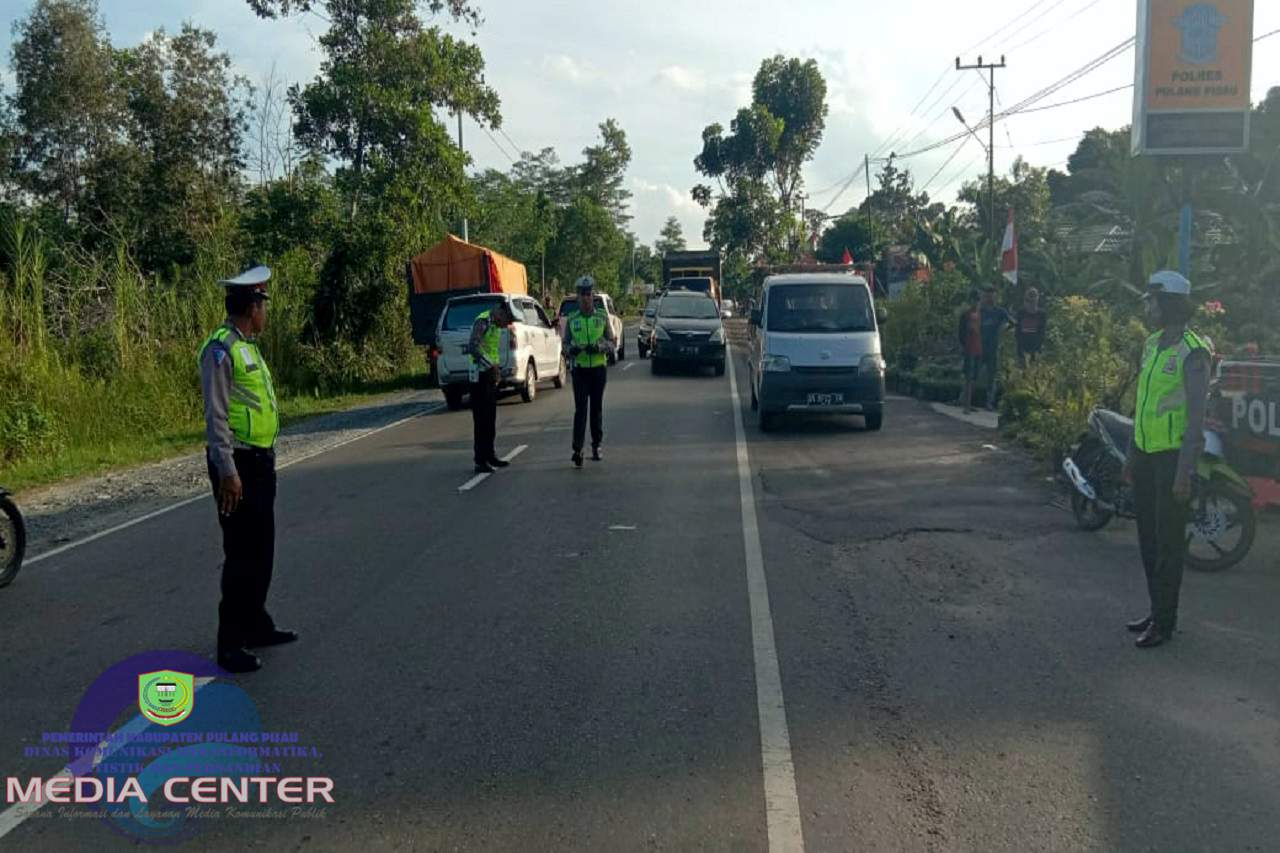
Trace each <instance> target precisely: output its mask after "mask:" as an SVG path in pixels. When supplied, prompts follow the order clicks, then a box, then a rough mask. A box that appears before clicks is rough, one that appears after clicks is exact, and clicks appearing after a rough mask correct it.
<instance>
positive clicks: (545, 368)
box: [436, 293, 568, 410]
mask: <svg viewBox="0 0 1280 853" xmlns="http://www.w3.org/2000/svg"><path fill="white" fill-rule="evenodd" d="M499 302H506V303H507V304H508V305H510V306H511V315H512V317H514V318H515V322H514V323H512V324H511V327H510V328H509V329H506V330H504V331H503V333H502V339H501V341H500V342H499V346H500V347H501V353H502V365H501V367H502V383H501V385H500V386H499V387H502V388H516V389H518V390H519V391H520V396H521V397H522V398H523V399H524V401H525V402H526V403H532V402H533V399H534V397H536V396H537V394H538V383H539V382H545V381H547V380H550V381H551V382H552V383H553V384H554V385H555V387H557V388H563V387H564V384H565V382H566V381H567V379H568V370H567V367H566V365H565V362H564V358H563V357H561V355H560V336H559V335H557V334H556V330H555V327H554V326H552V325H551V318H549V317H548V316H547V315H546V312H545V311H543V310H542V306H541V305H539V304H538V303H537V302H536V301H535V300H533V299H530V298H529V297H527V296H513V295H509V294H504V293H484V294H478V295H475V296H459V297H455V298H453V299H450V300H449V304H448V306H447V307H446V308H445V309H444V313H443V314H441V315H440V322H439V324H438V326H437V327H436V342H437V343H436V345H437V346H438V347H439V349H440V355H439V357H438V358H437V359H436V372H437V374H438V376H439V380H440V390H442V391H443V392H444V399H445V402H446V403H448V405H449V408H450V409H454V410H457V409H461V408H462V406H463V398H464V396H465V395H466V393H467V387H468V385H469V384H470V381H471V355H470V353H469V352H468V351H467V347H468V345H469V344H470V343H471V326H472V325H473V324H474V323H475V321H476V317H478V316H480V314H481V313H482V312H484V311H489V310H491V309H492V308H493V307H494V306H495V305H497V304H498V303H499Z"/></svg>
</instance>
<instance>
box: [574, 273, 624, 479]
mask: <svg viewBox="0 0 1280 853" xmlns="http://www.w3.org/2000/svg"><path fill="white" fill-rule="evenodd" d="M595 288H596V280H595V279H594V278H592V277H591V276H589V275H584V276H582V277H581V278H579V279H578V282H577V285H576V290H577V291H578V310H577V311H575V312H574V313H572V314H570V315H569V317H568V320H567V322H566V323H565V328H564V346H565V352H566V358H568V360H569V364H570V365H572V366H573V407H574V408H573V464H574V465H575V466H577V467H578V468H581V467H582V445H583V442H584V440H585V439H586V432H587V418H588V413H589V414H590V420H591V458H592V459H594V460H595V461H596V462H599V461H601V460H602V459H603V457H602V456H601V455H600V445H601V443H602V442H603V441H604V386H605V382H606V381H607V380H608V375H609V374H608V370H609V368H608V366H607V365H608V363H609V356H610V355H611V354H612V353H613V352H615V351H616V350H617V346H618V341H617V340H616V338H615V337H614V334H613V330H612V329H610V328H609V319H608V317H606V316H605V313H604V311H597V310H596V300H595Z"/></svg>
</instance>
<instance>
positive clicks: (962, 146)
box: [919, 134, 969, 193]
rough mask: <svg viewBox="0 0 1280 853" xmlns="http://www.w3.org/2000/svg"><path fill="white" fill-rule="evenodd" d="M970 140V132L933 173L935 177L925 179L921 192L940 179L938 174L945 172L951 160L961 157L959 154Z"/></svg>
mask: <svg viewBox="0 0 1280 853" xmlns="http://www.w3.org/2000/svg"><path fill="white" fill-rule="evenodd" d="M968 142H969V136H968V134H966V135H965V138H964V139H963V140H962V141H961V142H960V144H959V145H957V146H956V150H955V151H952V152H951V156H950V157H948V158H947V161H946V162H945V163H943V164H942V166H940V167H939V168H938V171H936V172H934V173H933V177H932V178H930V179H929V180H927V181H925V183H924V186H922V187H921V188H920V190H919V192H921V193H923V192H924V191H925V190H927V189H929V185H930V184H932V183H933V182H934V181H936V180H937V179H938V175H941V174H942V173H943V171H944V170H945V169H946V168H947V167H948V166H950V165H951V161H953V160H955V159H956V158H957V157H959V156H960V152H961V151H963V150H964V146H965V145H966V144H967V143H968Z"/></svg>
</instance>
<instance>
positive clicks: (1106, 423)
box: [1062, 409, 1257, 572]
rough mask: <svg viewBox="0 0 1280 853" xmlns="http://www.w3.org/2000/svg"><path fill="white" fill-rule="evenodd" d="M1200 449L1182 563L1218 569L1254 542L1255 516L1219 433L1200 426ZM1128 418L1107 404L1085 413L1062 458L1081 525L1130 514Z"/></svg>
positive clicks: (1094, 524)
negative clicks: (1084, 423)
mask: <svg viewBox="0 0 1280 853" xmlns="http://www.w3.org/2000/svg"><path fill="white" fill-rule="evenodd" d="M1204 437H1205V449H1204V454H1203V455H1202V456H1201V457H1200V460H1199V462H1198V464H1197V466H1196V467H1197V470H1196V474H1195V475H1194V476H1193V477H1192V482H1191V517H1190V520H1189V521H1188V523H1187V567H1188V568H1191V569H1195V570H1196V571H1201V572H1220V571H1223V570H1225V569H1229V568H1231V567H1232V566H1234V565H1235V564H1236V563H1239V562H1240V561H1241V560H1243V559H1244V558H1245V555H1247V554H1248V553H1249V549H1250V548H1251V547H1253V539H1254V536H1255V535H1256V534H1257V518H1256V516H1255V513H1254V508H1253V493H1252V491H1251V490H1250V488H1249V484H1248V482H1247V481H1246V480H1245V479H1244V478H1243V477H1241V476H1240V475H1239V474H1237V473H1236V472H1235V471H1234V470H1233V469H1232V468H1231V466H1230V465H1228V464H1227V463H1226V461H1225V458H1224V451H1223V444H1222V437H1221V436H1220V435H1219V434H1218V433H1216V432H1213V431H1211V430H1205V434H1204ZM1132 438H1133V421H1132V420H1131V419H1129V418H1126V417H1123V416H1121V415H1118V414H1116V413H1115V412H1112V411H1108V410H1106V409H1094V410H1093V412H1091V413H1090V414H1089V432H1088V433H1086V434H1085V435H1084V436H1083V437H1082V438H1081V440H1080V443H1079V444H1078V445H1077V446H1076V448H1075V449H1074V450H1073V451H1072V452H1071V455H1070V456H1068V457H1067V458H1066V459H1065V460H1064V461H1063V463H1062V469H1063V471H1065V472H1066V475H1067V477H1068V478H1069V479H1070V481H1071V484H1072V486H1073V487H1074V489H1073V491H1072V493H1071V511H1072V512H1073V513H1074V514H1075V517H1076V523H1077V524H1079V525H1080V527H1081V528H1082V529H1084V530H1090V531H1094V530H1101V529H1102V528H1104V527H1106V526H1107V525H1108V524H1109V523H1110V522H1111V519H1112V518H1114V517H1116V516H1120V517H1121V518H1134V517H1135V516H1136V510H1135V507H1134V499H1133V489H1132V487H1131V486H1129V484H1127V483H1125V482H1124V463H1125V458H1126V457H1127V455H1128V452H1129V444H1130V441H1131V440H1132Z"/></svg>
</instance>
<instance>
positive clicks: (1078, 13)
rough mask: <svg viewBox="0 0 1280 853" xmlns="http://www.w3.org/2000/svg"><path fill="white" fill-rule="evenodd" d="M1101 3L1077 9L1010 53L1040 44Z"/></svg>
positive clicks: (1093, 0)
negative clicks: (1040, 41)
mask: <svg viewBox="0 0 1280 853" xmlns="http://www.w3.org/2000/svg"><path fill="white" fill-rule="evenodd" d="M1101 2H1102V0H1089V2H1088V3H1086V4H1085V5H1084V6H1082V7H1080V8H1079V9H1077V10H1076V11H1075V12H1073V13H1071V14H1070V15H1068V16H1067V17H1065V18H1063V19H1062V20H1061V21H1059V22H1058V23H1056V24H1054V25H1053V26H1051V27H1046V28H1045V29H1043V30H1041V31H1040V32H1038V33H1036V34H1035V35H1034V36H1032V37H1031V38H1029V39H1027V40H1026V41H1023V42H1019V43H1018V44H1015V45H1014V46H1013V47H1011V48H1009V52H1010V53H1013V52H1014V51H1015V50H1021V49H1022V48H1024V47H1026V46H1027V45H1029V44H1034V43H1035V42H1038V41H1039V40H1040V39H1042V38H1044V37H1045V36H1047V35H1049V33H1051V32H1054V31H1055V30H1057V29H1059V28H1060V27H1061V26H1062V25H1063V24H1066V23H1069V22H1070V21H1074V20H1075V19H1076V18H1078V17H1080V16H1081V15H1083V14H1084V13H1085V12H1087V11H1089V10H1090V9H1092V8H1093V7H1094V6H1097V5H1098V4H1099V3H1101Z"/></svg>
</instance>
